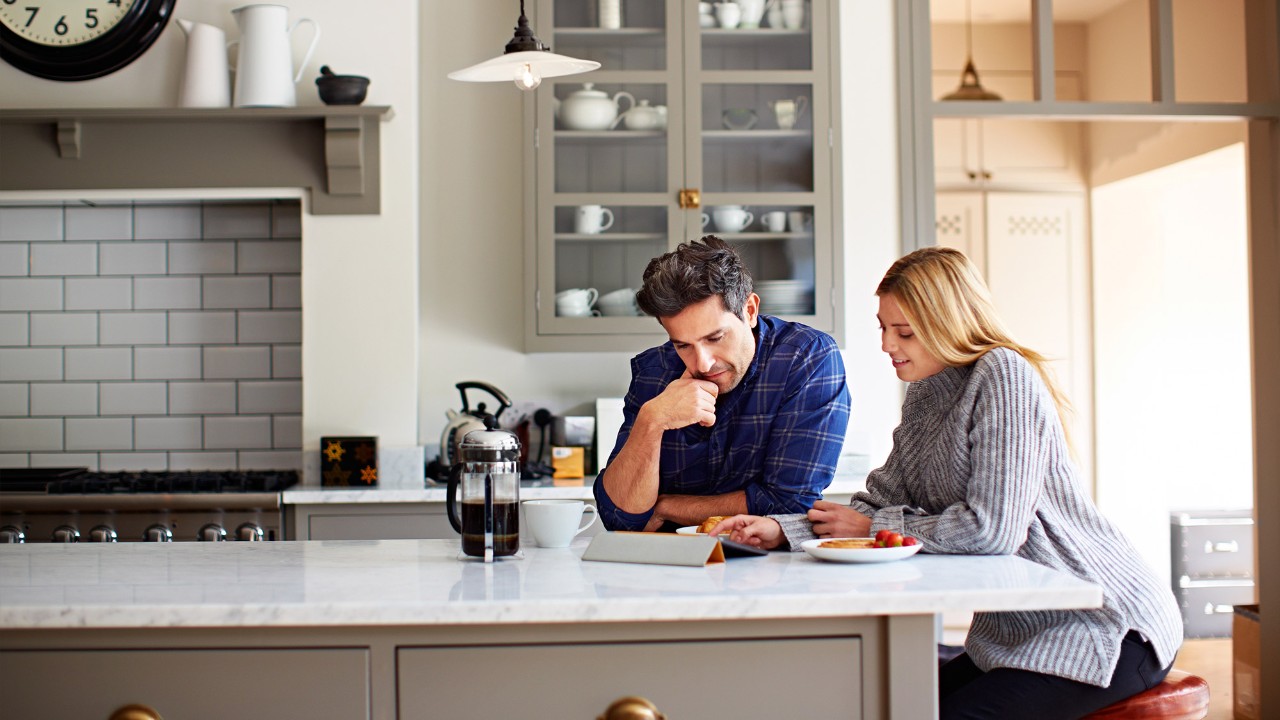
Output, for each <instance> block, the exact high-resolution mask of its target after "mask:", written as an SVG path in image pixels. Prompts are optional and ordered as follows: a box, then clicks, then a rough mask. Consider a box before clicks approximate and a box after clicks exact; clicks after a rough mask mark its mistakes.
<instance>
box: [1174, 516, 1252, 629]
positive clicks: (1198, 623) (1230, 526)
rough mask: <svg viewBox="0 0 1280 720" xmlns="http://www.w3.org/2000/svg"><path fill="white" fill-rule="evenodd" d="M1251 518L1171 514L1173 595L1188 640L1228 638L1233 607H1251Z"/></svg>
mask: <svg viewBox="0 0 1280 720" xmlns="http://www.w3.org/2000/svg"><path fill="white" fill-rule="evenodd" d="M1253 537H1254V525H1253V512H1252V511H1251V510H1198V511H1178V512H1172V513H1170V514H1169V545H1170V547H1169V551H1170V552H1169V554H1170V560H1171V568H1170V569H1171V571H1172V573H1171V574H1172V577H1173V594H1174V595H1175V596H1176V597H1177V598H1178V607H1180V608H1181V609H1182V623H1183V632H1184V634H1185V635H1186V636H1187V637H1189V638H1197V637H1230V636H1231V619H1232V616H1233V615H1234V610H1235V606H1236V605H1246V604H1248V603H1252V602H1254V600H1255V598H1254V578H1253V568H1254V564H1255V561H1254V551H1253Z"/></svg>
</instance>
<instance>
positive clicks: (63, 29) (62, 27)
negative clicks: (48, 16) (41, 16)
mask: <svg viewBox="0 0 1280 720" xmlns="http://www.w3.org/2000/svg"><path fill="white" fill-rule="evenodd" d="M70 30H71V28H69V27H67V16H66V15H63V16H62V17H60V18H58V22H56V23H54V24H53V31H54V32H55V33H57V34H59V35H66V34H67V33H68V32H70Z"/></svg>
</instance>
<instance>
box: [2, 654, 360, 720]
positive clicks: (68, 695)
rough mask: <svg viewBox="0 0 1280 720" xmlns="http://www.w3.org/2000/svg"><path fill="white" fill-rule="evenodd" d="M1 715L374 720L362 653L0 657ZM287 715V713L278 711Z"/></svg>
mask: <svg viewBox="0 0 1280 720" xmlns="http://www.w3.org/2000/svg"><path fill="white" fill-rule="evenodd" d="M0 678H4V686H5V691H4V692H3V693H0V717H6V718H85V719H86V720H89V719H93V718H103V719H105V718H108V717H110V716H111V714H112V713H113V712H115V711H116V710H117V709H119V708H121V707H123V706H125V705H130V704H142V705H146V706H148V707H151V708H153V709H155V710H156V711H157V712H158V713H159V714H160V716H161V717H164V718H237V717H242V718H249V717H269V716H272V717H298V718H308V720H318V719H322V718H332V719H333V720H350V719H351V718H366V719H367V718H368V717H369V707H370V705H369V703H370V697H369V680H368V678H369V652H368V650H365V649H362V648H323V649H299V650H293V649H244V648H236V649H201V650H195V649H193V650H4V651H0ZM278 713H283V714H278Z"/></svg>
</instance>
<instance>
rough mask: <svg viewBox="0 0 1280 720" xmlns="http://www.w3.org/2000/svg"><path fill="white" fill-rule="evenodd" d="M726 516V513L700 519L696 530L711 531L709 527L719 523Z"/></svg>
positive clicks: (701, 531) (704, 532)
mask: <svg viewBox="0 0 1280 720" xmlns="http://www.w3.org/2000/svg"><path fill="white" fill-rule="evenodd" d="M728 517H729V516H728V515H712V516H711V517H709V518H707V519H706V520H703V521H702V524H701V525H699V526H698V532H700V533H703V534H706V533H709V532H711V528H713V527H715V526H717V525H719V524H720V523H721V521H723V520H725V519H726V518H728Z"/></svg>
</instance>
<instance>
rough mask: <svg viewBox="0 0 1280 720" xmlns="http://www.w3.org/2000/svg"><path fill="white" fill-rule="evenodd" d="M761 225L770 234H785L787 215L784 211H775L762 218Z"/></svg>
mask: <svg viewBox="0 0 1280 720" xmlns="http://www.w3.org/2000/svg"><path fill="white" fill-rule="evenodd" d="M760 224H761V225H763V226H764V229H765V230H768V231H769V232H783V231H785V230H786V229H787V214H786V213H785V212H783V211H782V210H774V211H773V212H767V213H765V214H763V215H761V216H760Z"/></svg>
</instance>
